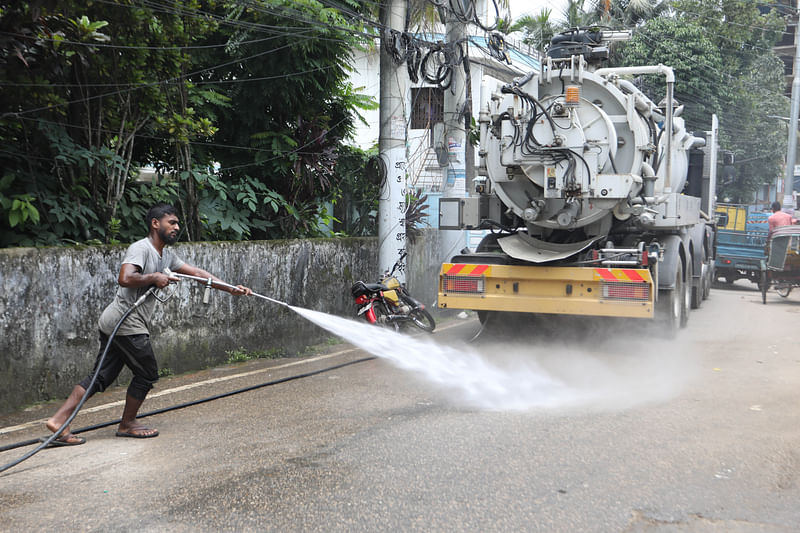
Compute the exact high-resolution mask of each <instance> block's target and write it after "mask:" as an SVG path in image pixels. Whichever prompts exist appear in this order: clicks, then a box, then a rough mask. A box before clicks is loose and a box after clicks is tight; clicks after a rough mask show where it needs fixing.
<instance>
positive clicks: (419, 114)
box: [411, 87, 444, 130]
mask: <svg viewBox="0 0 800 533" xmlns="http://www.w3.org/2000/svg"><path fill="white" fill-rule="evenodd" d="M411 101H412V103H413V106H412V108H411V129H412V130H426V129H430V128H432V127H433V124H434V123H436V122H443V121H444V90H443V89H441V88H439V87H418V88H412V89H411Z"/></svg>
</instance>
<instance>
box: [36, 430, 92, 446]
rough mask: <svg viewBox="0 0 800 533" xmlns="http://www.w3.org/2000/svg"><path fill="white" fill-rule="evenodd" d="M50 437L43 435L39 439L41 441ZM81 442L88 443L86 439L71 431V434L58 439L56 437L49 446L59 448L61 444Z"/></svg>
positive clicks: (76, 444) (78, 443) (79, 443)
mask: <svg viewBox="0 0 800 533" xmlns="http://www.w3.org/2000/svg"><path fill="white" fill-rule="evenodd" d="M48 438H49V437H42V438H40V439H39V442H45V441H46V440H47V439H48ZM81 444H86V439H84V438H83V437H78V436H77V435H75V434H73V433H70V434H69V435H61V436H60V437H58V438H57V439H54V440H53V441H52V442H51V443H50V444H48V445H47V447H48V448H58V447H60V446H78V445H81Z"/></svg>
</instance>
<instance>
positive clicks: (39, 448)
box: [0, 286, 157, 473]
mask: <svg viewBox="0 0 800 533" xmlns="http://www.w3.org/2000/svg"><path fill="white" fill-rule="evenodd" d="M156 290H157V287H155V286H153V287H150V288H149V289H148V290H147V292H145V293H144V294H143V295H141V296H140V297H139V299H138V300H136V301H135V302H134V303H133V305H132V306H131V307H130V308H129V309H128V310H127V311H125V313H123V315H122V318H120V319H119V322H117V325H116V326H114V329H113V331H112V332H111V335H109V337H108V342H106V347H105V349H104V350H103V354H102V355H101V356H100V359H99V360H98V361H97V368H96V369H95V371H94V374H93V375H92V380H91V382H89V386H88V387H87V388H86V392H85V393H84V394H83V397H82V398H81V401H80V402H78V405H77V406H76V407H75V409H74V410H73V411H72V414H71V415H70V416H69V418H67V420H66V422H64V423H63V424H61V427H60V428H58V430H57V431H55V432H53V434H52V435H50V437H48V438H47V439H45V440H44V441H43V442H42V443H41V444H39V446H37V447H36V448H34V449H33V450H31V451H29V452H28V453H26V454H25V455H23V456H22V457H20V458H19V459H17V460H15V461H11V462H10V463H8V464H5V465H3V466H0V473H2V472H5V471H6V470H8V469H9V468H11V467H13V466H16V465H18V464H20V463H21V462H22V461H25V460H26V459H30V458H31V457H33V456H34V455H36V454H37V453H39V452H40V451H42V450H43V449H45V448H47V447H48V446H50V443H51V442H53V441H54V440H55V439H57V438H58V437H59V435H61V432H62V431H64V428H66V427H68V426H69V425H70V423H71V422H72V420H73V419H74V418H75V417H76V416H78V411H80V410H81V407H83V404H84V403H86V400H87V399H88V398H89V391H91V390H92V388H93V387H94V384H95V382H96V381H97V376H98V375H99V374H100V369H101V368H102V367H103V362H104V361H105V359H106V355H107V354H108V349H109V348H110V347H111V342H112V341H113V340H114V337H115V336H116V334H117V331H119V328H120V326H122V323H123V322H125V319H126V318H128V316H129V315H130V314H131V313H132V312H133V311H134V309H136V308H137V307H139V306H140V305H142V304H143V303H144V301H145V300H147V297H148V296H151V295H152V294H154V293H155V291H156ZM36 442H38V441H36ZM31 444H33V442H31Z"/></svg>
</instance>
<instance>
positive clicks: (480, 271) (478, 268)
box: [470, 265, 489, 276]
mask: <svg viewBox="0 0 800 533" xmlns="http://www.w3.org/2000/svg"><path fill="white" fill-rule="evenodd" d="M488 268H489V265H478V266H476V267H475V270H473V271H472V272H471V273H470V276H480V275H481V274H483V273H484V272H486V269H488Z"/></svg>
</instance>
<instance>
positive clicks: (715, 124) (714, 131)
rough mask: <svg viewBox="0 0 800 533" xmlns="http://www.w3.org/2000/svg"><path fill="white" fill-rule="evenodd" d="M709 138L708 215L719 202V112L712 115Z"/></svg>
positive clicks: (712, 214) (711, 214) (707, 144)
mask: <svg viewBox="0 0 800 533" xmlns="http://www.w3.org/2000/svg"><path fill="white" fill-rule="evenodd" d="M708 137H709V140H708V142H707V143H706V146H708V147H710V148H711V150H710V154H709V155H710V161H709V163H708V205H707V206H704V207H705V208H706V213H708V216H710V217H713V216H714V207H715V206H716V204H717V149H718V142H719V141H718V140H717V139H718V137H719V120H718V119H717V114H716V113H714V114H713V115H711V131H709V132H708Z"/></svg>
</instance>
